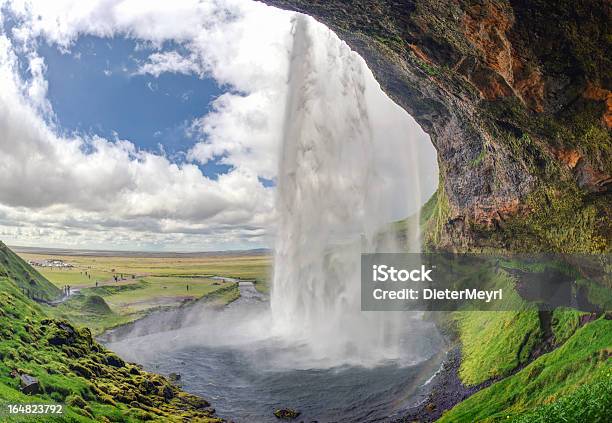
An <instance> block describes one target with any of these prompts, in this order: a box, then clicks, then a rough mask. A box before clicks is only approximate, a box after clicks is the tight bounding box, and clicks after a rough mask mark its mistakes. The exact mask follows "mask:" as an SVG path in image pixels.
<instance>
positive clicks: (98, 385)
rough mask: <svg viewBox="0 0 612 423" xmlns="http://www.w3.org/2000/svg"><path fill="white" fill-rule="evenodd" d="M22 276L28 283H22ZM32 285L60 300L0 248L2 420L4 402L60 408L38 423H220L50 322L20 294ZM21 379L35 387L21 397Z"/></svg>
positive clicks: (203, 405) (76, 331)
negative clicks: (145, 422) (61, 410)
mask: <svg viewBox="0 0 612 423" xmlns="http://www.w3.org/2000/svg"><path fill="white" fill-rule="evenodd" d="M25 272H27V273H28V274H29V275H31V276H28V277H24V273H25ZM30 278H34V279H35V281H36V283H37V287H38V290H39V291H38V292H40V293H46V294H45V295H47V297H46V299H49V300H50V299H52V298H53V294H54V293H58V294H59V290H57V288H55V287H54V286H53V285H52V284H51V283H50V282H48V281H46V280H45V279H44V278H42V277H41V276H40V275H38V274H37V272H36V271H35V270H34V269H33V268H31V267H30V266H29V265H28V264H27V263H25V262H23V261H22V260H21V259H19V258H18V257H17V256H15V255H14V254H13V253H12V252H11V251H10V250H9V249H8V248H7V247H6V246H5V245H4V244H1V243H0V359H1V360H0V402H2V406H3V409H2V410H1V412H2V413H6V408H5V407H6V404H8V403H63V404H66V408H65V414H63V415H62V416H51V415H45V416H41V417H40V418H39V420H40V421H45V422H49V421H73V422H88V421H98V422H100V421H116V422H126V421H127V422H130V421H134V422H136V421H143V420H153V421H164V422H167V421H184V420H189V421H194V422H197V421H200V422H219V421H221V419H219V418H216V417H215V416H214V410H212V409H211V408H210V407H209V404H208V403H207V402H206V401H205V400H203V399H201V398H198V397H196V396H193V395H190V394H187V393H185V392H182V391H181V390H180V389H179V388H177V387H176V386H174V385H173V384H172V383H170V381H168V380H167V379H166V378H164V377H162V376H159V375H155V374H152V373H148V372H145V371H143V370H142V369H141V368H140V367H139V366H138V365H136V364H130V363H126V362H124V361H123V360H122V359H121V358H119V357H118V356H116V355H115V354H113V353H112V352H110V351H108V350H107V349H106V348H104V347H103V346H102V345H100V344H99V343H97V342H96V341H95V340H94V339H93V338H92V335H91V332H90V330H89V329H87V328H77V327H75V326H74V325H72V324H71V323H69V322H68V321H63V320H57V319H53V318H51V317H50V316H49V313H48V312H47V311H48V310H47V307H46V306H44V305H41V304H39V303H37V302H35V301H34V300H32V299H31V298H28V296H27V293H24V290H23V287H24V283H25V284H26V286H29V285H30V282H29V280H30ZM41 295H42V294H41ZM86 301H87V303H88V304H89V306H90V307H93V308H95V309H96V311H97V312H108V310H106V307H104V305H103V304H101V303H100V301H99V300H98V301H97V300H95V299H93V300H92V299H87V300H86ZM21 375H28V376H31V377H35V378H36V379H37V380H38V387H37V388H36V389H35V390H34V392H33V393H32V394H30V395H26V394H25V393H24V392H23V391H22V388H21V386H20V376H21ZM3 415H6V414H3ZM24 419H25V418H24ZM15 420H16V421H19V418H15ZM28 421H32V418H28Z"/></svg>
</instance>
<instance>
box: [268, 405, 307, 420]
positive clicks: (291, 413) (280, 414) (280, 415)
mask: <svg viewBox="0 0 612 423" xmlns="http://www.w3.org/2000/svg"><path fill="white" fill-rule="evenodd" d="M300 414H301V413H300V412H299V411H297V410H293V409H291V408H279V409H278V410H275V411H274V415H275V416H276V418H277V419H281V420H293V419H297V418H298V416H299V415H300Z"/></svg>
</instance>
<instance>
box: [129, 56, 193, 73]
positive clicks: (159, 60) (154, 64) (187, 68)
mask: <svg viewBox="0 0 612 423" xmlns="http://www.w3.org/2000/svg"><path fill="white" fill-rule="evenodd" d="M165 72H170V73H182V74H184V75H189V74H196V75H198V76H200V77H202V76H203V71H202V69H201V68H200V65H199V64H198V62H197V60H196V59H195V58H194V57H185V56H181V55H180V54H179V53H178V52H176V51H164V52H160V53H153V54H151V55H150V56H149V58H148V60H147V62H146V63H144V64H143V65H142V66H140V67H139V68H138V71H137V72H136V74H140V75H144V74H149V75H153V76H155V77H158V76H159V75H161V74H162V73H165Z"/></svg>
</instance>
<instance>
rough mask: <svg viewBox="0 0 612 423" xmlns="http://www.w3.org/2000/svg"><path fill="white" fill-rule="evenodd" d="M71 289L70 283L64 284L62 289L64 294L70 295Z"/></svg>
mask: <svg viewBox="0 0 612 423" xmlns="http://www.w3.org/2000/svg"><path fill="white" fill-rule="evenodd" d="M71 289H72V287H71V286H70V285H64V288H63V291H64V295H66V296H68V295H70V290H71Z"/></svg>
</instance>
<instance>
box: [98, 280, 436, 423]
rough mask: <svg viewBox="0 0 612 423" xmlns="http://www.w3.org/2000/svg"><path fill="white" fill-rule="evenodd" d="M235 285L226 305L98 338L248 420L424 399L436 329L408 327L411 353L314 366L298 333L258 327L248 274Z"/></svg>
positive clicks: (383, 416) (172, 314)
mask: <svg viewBox="0 0 612 423" xmlns="http://www.w3.org/2000/svg"><path fill="white" fill-rule="evenodd" d="M239 289H240V293H241V296H240V298H239V299H237V300H236V301H234V302H233V303H231V304H229V305H228V306H226V307H225V308H223V309H218V308H217V309H211V308H210V307H208V306H207V305H206V304H205V303H196V304H194V305H193V306H191V307H189V308H190V310H189V311H188V312H186V311H185V310H184V309H185V308H183V310H181V309H177V310H171V311H166V312H159V313H154V314H152V315H150V316H148V317H146V318H144V319H142V320H141V321H138V322H136V323H135V324H133V325H131V326H130V327H129V330H126V329H125V328H124V329H123V330H115V331H111V332H109V333H107V334H105V336H103V337H102V340H103V342H105V344H106V346H107V347H108V348H110V349H111V350H113V351H115V352H117V353H118V354H120V355H121V356H122V357H123V358H125V359H126V360H128V361H133V362H137V363H139V364H142V365H143V366H144V367H145V369H147V370H149V371H152V372H156V373H161V374H163V375H166V376H167V375H169V374H171V373H176V374H179V375H180V377H181V379H180V382H179V383H180V385H181V386H182V388H183V389H185V390H186V391H188V392H191V393H193V394H196V395H200V396H202V397H204V398H206V399H208V400H209V401H210V402H211V404H212V406H213V407H214V408H215V409H216V410H217V414H218V415H219V416H221V417H224V418H226V419H228V420H231V421H235V422H249V423H251V422H258V423H259V422H261V423H265V422H276V421H278V419H277V418H276V417H275V416H274V415H273V412H274V410H275V409H278V408H293V409H295V410H298V411H300V412H301V415H300V416H299V418H298V419H297V421H302V420H303V421H305V422H312V421H317V422H365V421H389V420H392V419H393V416H395V417H396V418H397V417H399V416H400V415H401V411H402V410H405V409H407V408H409V407H411V406H413V405H415V404H417V403H418V402H420V401H422V400H423V398H424V397H425V395H426V394H427V383H428V381H429V380H430V378H431V376H432V375H433V374H434V373H435V372H436V371H437V369H438V368H439V367H440V365H441V362H442V360H443V354H441V353H439V351H441V350H442V349H443V340H442V337H441V336H440V335H439V334H438V333H437V331H435V330H432V327H430V326H429V324H427V323H426V322H422V323H423V324H422V326H421V327H422V333H414V327H413V328H411V334H410V336H409V337H408V339H413V340H414V339H417V340H418V345H419V354H418V356H419V357H418V358H415V359H414V361H413V362H404V363H398V362H388V363H381V364H379V365H377V366H376V367H364V366H356V365H343V366H335V367H326V366H324V365H323V363H321V366H318V365H317V363H314V365H313V363H312V362H310V361H304V360H302V359H303V358H304V357H305V355H306V354H307V352H306V350H304V349H303V347H302V346H301V345H300V343H299V342H290V341H287V340H280V339H275V338H271V337H269V336H268V337H266V336H265V332H266V330H265V319H264V320H262V316H265V315H266V313H268V310H269V303H268V301H267V299H266V298H265V297H264V296H262V295H261V294H260V293H259V292H258V291H257V290H256V289H255V287H254V285H253V284H252V283H248V282H241V283H240V285H239ZM262 326H263V328H262ZM411 346H412V348H413V349H414V343H412V345H411Z"/></svg>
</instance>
